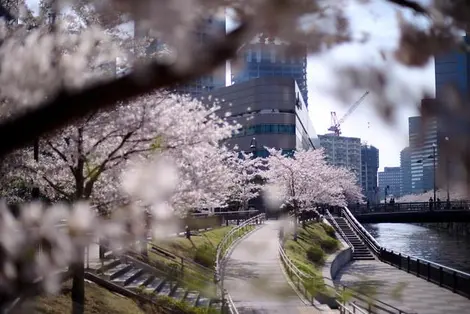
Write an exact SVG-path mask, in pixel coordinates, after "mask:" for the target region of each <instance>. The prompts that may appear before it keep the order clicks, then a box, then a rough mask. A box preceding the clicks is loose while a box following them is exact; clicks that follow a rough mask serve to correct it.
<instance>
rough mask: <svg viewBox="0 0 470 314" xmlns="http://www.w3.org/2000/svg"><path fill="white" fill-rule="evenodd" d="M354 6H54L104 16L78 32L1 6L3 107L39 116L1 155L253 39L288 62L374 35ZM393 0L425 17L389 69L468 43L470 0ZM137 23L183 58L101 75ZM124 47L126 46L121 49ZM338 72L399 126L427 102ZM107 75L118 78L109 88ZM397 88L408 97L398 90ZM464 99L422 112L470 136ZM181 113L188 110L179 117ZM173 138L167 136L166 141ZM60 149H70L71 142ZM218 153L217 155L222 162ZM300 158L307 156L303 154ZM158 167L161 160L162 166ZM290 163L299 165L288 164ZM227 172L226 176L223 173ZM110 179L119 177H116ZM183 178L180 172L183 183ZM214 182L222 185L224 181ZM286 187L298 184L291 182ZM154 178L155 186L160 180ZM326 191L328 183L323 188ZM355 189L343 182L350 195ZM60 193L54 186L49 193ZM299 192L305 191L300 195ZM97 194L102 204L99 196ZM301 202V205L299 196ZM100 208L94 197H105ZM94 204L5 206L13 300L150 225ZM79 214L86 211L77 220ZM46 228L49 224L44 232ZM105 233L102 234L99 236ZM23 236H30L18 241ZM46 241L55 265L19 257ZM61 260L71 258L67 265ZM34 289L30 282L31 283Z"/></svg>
mask: <svg viewBox="0 0 470 314" xmlns="http://www.w3.org/2000/svg"><path fill="white" fill-rule="evenodd" d="M352 1H353V0H350V1H338V2H337V3H334V4H332V2H331V1H322V0H312V1H303V0H292V1H226V0H213V1H206V0H171V1H170V0H168V1H166V0H165V1H153V0H136V1H127V0H109V1H98V0H63V1H59V0H57V1H54V0H47V1H43V2H44V4H47V5H51V4H53V5H54V8H55V9H56V10H55V12H56V13H58V12H62V11H61V9H63V6H61V5H63V4H67V5H71V6H72V7H73V6H75V8H76V9H80V10H84V9H85V8H86V10H90V11H89V12H93V13H92V16H99V18H96V19H94V18H92V19H87V23H84V24H83V25H82V26H81V27H79V28H78V29H76V31H73V32H72V31H71V29H69V28H68V27H71V26H73V25H70V22H65V23H66V25H63V24H61V22H60V20H61V19H60V18H59V19H58V20H59V22H58V23H57V25H56V26H54V27H51V26H50V25H49V24H48V21H47V19H48V15H47V14H46V11H44V12H43V13H44V14H43V13H41V14H40V16H39V19H37V18H36V17H34V14H32V13H31V11H28V10H27V9H26V5H25V1H18V2H14V1H1V2H0V5H1V8H0V9H1V10H0V12H1V14H2V15H3V16H8V20H9V22H8V23H6V22H3V21H2V24H1V26H0V69H1V70H0V86H1V88H0V101H1V104H2V106H8V107H9V108H10V107H11V108H13V111H14V112H16V109H18V108H25V107H27V108H29V109H28V110H27V111H24V112H21V113H19V114H16V115H11V116H10V115H9V114H6V116H7V117H8V119H5V121H3V122H2V123H0V142H1V143H2V145H1V146H0V157H5V156H6V155H7V154H9V153H12V152H13V150H15V149H22V148H23V147H24V146H26V145H29V144H30V143H32V142H33V141H34V140H35V139H36V138H37V137H38V136H40V137H41V138H49V137H47V136H45V135H46V134H49V133H51V132H52V133H54V132H57V130H59V129H60V128H64V129H68V128H69V127H70V124H71V123H72V122H76V123H78V124H77V125H79V124H81V123H84V121H86V119H88V118H89V117H90V116H92V115H93V114H95V113H96V112H97V111H100V110H105V109H106V110H108V109H110V108H118V106H122V104H123V102H128V101H131V100H133V99H134V98H135V97H138V96H142V95H146V94H147V93H149V92H151V91H154V90H155V89H158V88H171V87H172V86H174V85H175V84H178V83H184V82H188V81H191V80H192V79H194V78H196V77H198V76H201V75H204V74H207V73H210V72H212V71H214V70H215V69H217V68H218V67H219V66H225V62H226V61H227V60H228V59H232V58H234V57H236V55H237V51H238V49H239V48H240V46H241V45H242V44H243V43H244V42H248V41H250V40H251V39H252V38H253V37H254V36H255V34H263V35H267V36H269V37H276V38H280V39H282V40H285V41H288V42H289V43H290V45H286V53H287V54H295V53H296V52H298V51H299V50H300V49H305V47H307V49H308V53H310V54H314V53H319V52H325V51H326V50H327V49H329V48H332V47H335V46H338V45H339V44H342V43H345V42H360V41H363V40H364V38H355V36H354V35H353V34H352V33H351V31H350V27H349V25H348V20H347V18H346V14H345V12H344V8H345V7H346V5H345V4H348V3H351V2H352ZM383 2H384V3H389V4H391V5H390V6H389V7H388V8H389V9H390V10H392V9H394V8H398V7H402V8H404V9H405V10H406V12H412V13H413V14H414V15H415V16H413V17H412V19H413V20H412V19H409V18H406V17H404V14H401V15H399V16H398V22H399V27H400V33H401V37H400V40H399V43H398V47H397V48H396V49H395V50H394V51H381V52H380V53H381V55H382V56H383V57H384V59H385V60H392V61H389V64H391V65H396V64H397V63H399V64H403V65H406V66H410V67H421V66H423V65H425V64H426V63H427V62H428V61H429V60H430V59H431V58H432V57H433V56H434V55H437V54H440V53H444V52H446V51H449V50H453V49H456V48H458V47H459V46H461V45H463V42H462V38H461V36H460V34H461V31H466V32H468V31H469V29H470V27H469V19H468V14H467V12H469V10H468V8H469V4H468V1H464V0H456V1H452V2H449V1H441V0H434V1H430V2H429V3H427V4H426V5H421V4H419V3H418V2H416V1H413V0H383ZM12 4H14V5H12ZM358 5H361V6H365V5H367V1H360V3H359V2H358ZM57 9H59V10H57ZM220 10H227V11H229V12H230V14H231V16H232V19H233V20H234V21H235V24H237V27H236V28H235V29H234V30H233V31H231V32H230V33H228V34H227V35H226V36H225V37H224V36H220V37H217V36H214V37H213V38H210V40H209V42H208V44H207V45H200V46H198V45H196V44H195V36H194V29H195V28H196V27H197V24H198V23H199V22H200V21H201V18H203V17H208V16H211V15H213V14H215V13H216V12H218V11H220ZM5 12H6V13H5ZM41 12H42V11H41ZM402 13H403V11H402ZM86 15H87V14H85V13H83V12H81V14H78V16H80V17H81V18H83V17H84V16H86ZM12 16H13V18H12ZM416 17H419V18H421V19H422V20H423V21H424V22H425V23H414V20H415V18H416ZM17 18H19V19H20V20H21V23H15V21H17ZM64 21H65V19H64ZM131 21H136V22H139V23H142V24H145V25H146V26H147V27H148V29H149V30H152V31H153V33H154V34H155V35H156V37H158V38H161V39H162V40H163V41H164V42H166V43H167V44H168V46H169V47H171V48H172V49H173V51H174V52H175V53H174V54H173V55H172V56H173V57H174V59H173V60H171V62H169V61H168V60H160V59H158V58H157V59H155V60H149V62H148V63H143V64H140V60H139V58H135V59H133V58H128V60H129V62H130V63H131V64H129V65H128V66H127V68H129V69H131V71H130V72H129V73H126V74H124V75H122V76H120V77H112V76H109V75H106V74H103V75H101V74H99V73H100V69H102V67H103V65H106V64H107V63H108V62H109V61H111V62H112V61H114V60H115V59H116V57H117V56H120V55H121V49H122V48H123V45H121V44H119V43H116V42H114V41H115V40H117V41H118V42H119V39H117V38H116V37H114V36H109V33H112V32H113V30H114V27H117V26H119V25H121V24H124V23H128V22H131ZM67 23H69V24H67ZM423 24H424V25H423ZM51 28H53V29H51ZM465 46H466V45H465ZM115 47H117V51H116V50H115ZM464 48H466V47H464ZM103 72H106V71H103ZM336 73H337V74H338V75H339V76H341V77H342V78H345V80H341V81H342V82H341V86H340V87H339V88H338V96H339V97H346V96H349V95H350V94H351V91H354V90H356V89H361V90H364V89H367V90H370V91H371V94H373V96H374V97H373V98H374V103H375V104H376V105H377V107H378V108H379V109H380V112H381V113H382V114H383V116H384V117H385V118H387V119H390V117H392V116H393V115H392V113H393V108H394V106H395V104H400V102H396V101H395V99H394V97H396V95H397V94H400V95H401V96H405V97H407V98H409V99H413V98H414V97H418V98H419V97H422V96H423V95H424V91H421V90H419V91H416V90H415V88H414V87H413V86H410V84H408V81H407V80H406V79H403V80H396V79H394V78H393V77H392V76H391V75H390V74H389V71H387V70H384V69H383V68H379V67H374V66H368V67H364V66H361V67H349V66H348V67H346V68H340V69H338V71H336ZM103 78H106V79H105V80H103ZM391 84H393V91H394V92H393V93H392V92H390V90H389V89H388V87H389V86H390V85H391ZM397 90H399V91H400V93H397V92H396V91H397ZM465 96H466V95H465ZM463 99H464V98H461V97H460V96H459V95H458V94H457V93H456V92H455V91H454V90H452V89H451V90H450V91H449V97H448V99H446V101H441V100H440V101H438V102H436V104H437V105H436V106H429V107H426V108H421V112H422V114H423V115H424V116H425V117H439V118H440V119H441V121H442V124H443V125H447V126H449V127H448V130H447V131H448V132H449V133H450V134H451V137H452V132H454V133H458V134H461V133H462V132H461V130H462V129H464V130H465V129H466V128H467V124H468V120H469V119H470V115H469V111H468V106H465V104H464V100H463ZM136 105H137V104H136ZM2 109H3V108H2ZM116 110H118V109H116ZM111 111H112V110H111ZM179 114H180V113H179V112H177V115H176V116H177V117H178V118H179ZM178 118H175V120H177V119H178ZM77 121H78V122H77ZM187 122H188V123H189V125H192V124H193V123H194V122H193V121H190V120H187ZM199 127H201V126H199ZM175 132H176V131H175ZM178 132H182V129H178V130H177V132H176V133H175V134H179V133H178ZM183 133H184V132H183ZM222 133H223V132H222ZM54 134H58V133H54ZM73 135H74V136H76V137H75V138H74V140H75V139H76V138H78V137H77V136H78V133H75V134H73ZM56 136H58V135H56ZM461 138H462V145H454V146H455V147H452V148H451V149H452V150H453V152H454V155H456V156H458V157H460V158H462V159H463V160H464V161H467V160H466V159H468V155H469V148H468V145H463V144H466V143H467V142H468V138H467V136H462V137H461ZM157 139H158V137H157ZM164 139H165V140H166V138H164ZM43 141H44V140H43ZM60 145H65V146H66V145H68V144H64V143H62V142H61V143H60ZM158 146H159V145H157V147H158ZM59 148H64V147H63V146H59ZM167 148H168V149H169V150H172V149H173V147H172V146H171V145H169V146H168V145H167ZM210 149H212V146H211V148H210ZM203 150H204V149H202V148H201V151H199V152H200V153H201V155H204V154H202V151H203ZM176 152H178V153H176ZM186 153H187V150H184V149H181V150H175V155H180V156H182V157H185V158H183V159H182V160H186V161H187V163H185V162H182V161H177V160H171V157H170V156H171V155H169V156H168V157H167V158H169V159H170V160H171V161H172V162H173V163H175V164H176V165H175V168H176V169H188V177H190V176H189V174H191V173H192V172H191V171H189V169H190V168H191V166H190V165H192V164H191V162H197V161H198V160H191V159H190V157H188V156H186V155H185V154H186ZM165 154H169V153H165ZM206 155H207V156H208V158H209V156H212V155H210V154H206ZM300 155H301V154H300V153H299V158H300ZM162 158H163V157H162ZM150 160H151V161H148V160H147V161H146V162H147V163H148V164H147V166H148V170H147V171H143V170H142V171H141V172H140V175H141V176H142V177H145V176H144V174H145V173H146V172H149V173H150V172H152V171H153V170H150V169H154V168H155V169H160V168H158V167H157V166H156V165H158V164H159V163H158V162H157V161H155V163H154V164H152V162H153V161H154V160H153V159H150ZM157 160H159V159H158V158H157ZM205 160H206V159H205ZM207 160H211V159H207ZM217 160H218V159H217V158H216V159H215V160H213V162H214V163H215V164H217V165H219V163H218V161H217ZM273 160H274V159H273ZM273 164H274V163H273ZM279 164H280V163H279ZM286 164H287V165H289V164H288V163H287V162H286ZM108 165H109V164H108ZM94 166H95V164H92V167H94ZM204 166H205V167H206V168H204ZM152 167H154V168H152ZM290 167H291V169H292V170H294V169H296V168H295V167H294V165H292V166H290ZM196 168H197V169H199V171H200V172H198V173H197V174H195V175H194V177H195V178H200V179H201V180H204V178H203V172H202V171H203V169H204V170H207V165H202V164H197V167H196ZM216 168H217V169H223V167H222V166H220V165H219V166H218V167H216ZM93 169H94V168H93ZM278 169H279V167H278ZM108 171H109V172H108V173H111V172H112V171H111V170H108ZM273 171H274V170H273ZM175 172H176V170H175ZM284 172H285V171H284ZM214 173H217V171H214ZM274 174H276V173H275V172H272V175H273V177H274ZM282 174H283V172H282V171H280V170H278V171H277V175H278V176H279V178H282V177H283V175H282ZM105 176H106V173H102V174H101V177H102V178H104V177H105ZM325 176H326V175H325ZM175 177H177V176H176V175H175ZM211 177H212V176H211ZM213 180H214V182H217V181H216V179H215V178H214V179H213ZM302 180H305V182H307V183H309V184H312V186H315V184H316V187H317V189H319V190H321V188H320V187H319V183H318V182H317V183H315V184H314V182H315V181H312V182H310V180H312V178H302ZM98 181H99V180H98ZM98 181H97V182H96V183H95V184H94V185H93V186H94V188H96V187H97V186H98ZM174 181H176V180H174ZM285 181H286V182H289V181H288V180H287V179H285ZM291 181H292V180H291ZM297 181H298V180H296V181H295V182H294V181H292V182H293V183H292V185H293V186H294V187H296V186H297V185H298V183H297ZM133 182H134V185H135V186H140V185H139V184H140V181H139V180H137V179H135V180H134V181H133ZM149 182H150V183H152V184H153V183H155V182H153V181H151V180H150V179H149ZM188 182H189V178H188ZM327 182H328V183H329V182H330V181H327ZM294 183H295V184H294ZM322 184H327V183H325V182H323V183H322ZM170 186H171V188H167V189H164V191H167V194H166V195H164V198H163V199H165V200H166V201H165V202H162V201H161V200H159V201H158V202H157V201H156V200H155V199H152V197H150V194H148V193H149V192H148V191H149V190H150V188H148V189H145V190H146V191H147V192H148V193H147V194H145V195H141V194H140V193H141V192H138V191H137V188H136V187H134V188H131V187H129V186H128V187H127V188H126V191H129V192H134V195H133V197H134V198H136V199H139V200H140V201H141V202H146V203H151V204H167V205H168V204H169V203H170V202H173V203H175V200H173V201H172V200H171V196H173V195H174V191H175V187H174V186H172V185H170ZM188 186H189V185H188ZM346 186H347V185H345V184H343V185H342V187H343V188H345V187H346ZM288 188H289V186H287V185H286V186H283V188H282V189H279V190H280V191H283V193H284V194H285V195H286V196H288V195H289V193H287V192H289V189H288ZM49 189H51V190H52V189H53V188H52V187H49ZM292 190H294V191H295V189H292ZM327 190H329V191H331V192H332V193H331V196H332V197H333V198H335V199H339V198H340V197H341V195H342V197H345V196H344V193H342V192H341V189H340V188H335V189H334V190H332V189H329V188H328V189H327ZM182 191H183V192H184V195H185V196H186V197H188V200H189V199H197V200H199V201H200V203H201V204H204V203H205V204H206V205H210V204H213V203H218V201H219V199H220V198H221V197H219V196H218V197H213V196H212V193H207V194H206V193H202V192H201V191H199V192H196V193H194V192H191V191H190V190H189V189H188V190H186V189H184V190H182ZM57 192H58V191H57ZM130 194H132V193H130ZM291 194H292V193H291ZM306 194H307V193H306V192H304V191H302V188H301V187H299V188H298V189H297V190H296V191H295V197H296V198H297V195H299V203H302V202H304V201H303V200H304V199H305V202H307V198H303V196H302V195H306ZM91 195H92V196H93V193H92V194H91ZM202 195H204V197H202ZM300 196H302V197H300ZM146 197H147V198H146ZM290 197H291V198H292V196H290ZM96 199H98V197H97V198H96ZM92 200H94V199H93V197H92ZM83 204H84V203H79V204H72V205H70V206H69V207H67V206H64V207H60V208H58V207H57V208H54V209H48V210H47V211H45V210H44V208H41V207H40V206H37V205H34V206H33V205H30V206H31V207H32V208H33V210H31V209H30V208H29V207H25V209H28V210H25V213H24V214H23V215H21V217H18V218H15V217H12V216H11V215H10V214H9V212H8V210H7V209H6V207H5V206H3V207H1V208H0V210H1V215H2V218H3V219H2V220H0V227H1V228H0V231H1V232H2V234H4V236H3V237H2V239H1V240H2V241H4V242H5V243H2V246H3V248H5V250H4V251H5V252H6V253H5V257H4V259H2V260H1V261H2V266H4V267H3V269H8V270H11V269H14V270H17V271H16V272H15V271H9V272H8V276H6V277H5V278H6V279H5V282H6V283H5V284H4V286H5V287H12V289H11V291H12V293H18V294H19V293H20V292H22V291H21V289H22V288H25V286H24V285H18V286H16V285H13V284H10V285H9V283H11V281H13V280H14V279H15V278H16V277H15V274H16V273H18V271H20V272H19V273H20V274H24V273H28V272H25V271H24V270H25V269H32V270H34V271H33V272H34V275H36V274H38V273H41V274H43V273H45V270H51V268H48V267H44V265H47V266H51V265H52V266H54V267H59V266H60V267H62V266H66V265H68V263H69V262H71V261H72V260H71V259H69V258H68V257H69V256H70V257H73V254H68V253H69V252H70V251H74V250H69V249H70V248H74V245H76V243H83V242H86V241H85V240H86V237H85V236H84V235H85V234H88V233H89V232H90V230H94V229H100V230H102V231H100V232H103V233H107V234H108V235H110V234H113V232H114V233H118V231H116V230H120V227H123V226H130V227H129V228H128V229H126V230H129V233H130V234H132V233H133V232H134V233H136V232H137V230H138V229H139V227H138V226H139V219H140V218H139V219H138V217H140V216H139V215H137V214H138V213H141V212H142V211H139V210H137V209H134V207H132V210H129V212H130V213H136V214H135V215H130V214H129V215H130V216H125V215H123V216H120V217H115V218H114V220H113V223H114V224H111V225H107V224H106V223H104V222H103V221H101V220H99V219H97V218H96V217H95V216H93V215H92V214H91V213H92V210H91V208H90V207H89V206H88V205H83ZM28 206H29V205H28ZM35 206H36V207H35ZM178 206H179V205H178ZM298 206H301V204H299V205H298ZM302 206H304V205H302ZM157 207H158V206H157ZM69 209H71V210H69ZM155 211H156V210H155ZM26 212H27V213H26ZM77 212H80V214H76V213H77ZM88 213H90V214H88ZM59 217H60V218H61V219H62V218H64V217H65V218H67V219H68V221H69V228H70V229H71V230H73V231H74V232H73V233H70V234H68V233H65V232H64V233H60V234H55V233H54V232H55V231H53V229H54V228H53V226H54V224H55V223H57V222H59V221H60V220H58V219H59ZM123 217H125V218H123ZM124 222H125V224H124ZM37 225H40V226H41V227H42V228H37V227H36V228H33V227H35V226H37ZM97 226H100V227H102V228H97ZM113 226H114V227H113ZM116 226H118V227H116ZM108 227H109V228H108ZM31 229H34V230H33V231H32V230H31ZM122 229H124V228H122ZM15 232H16V233H17V234H19V235H21V236H19V237H11V236H9V235H11V234H14V233H15ZM78 235H80V236H78ZM11 238H14V239H11ZM43 240H45V241H47V242H48V243H51V244H52V245H51V250H50V253H51V254H50V257H51V258H50V260H47V261H44V260H41V265H42V266H41V267H40V268H37V263H36V264H34V263H30V264H28V260H27V259H26V258H25V256H23V255H22V254H23V253H22V252H19V249H21V250H22V251H28V250H26V249H25V248H31V247H32V246H31V245H33V244H37V243H40V242H41V241H43ZM64 243H65V244H64ZM59 253H60V254H59ZM57 256H60V257H61V258H56V257H57ZM64 256H66V257H67V258H64ZM52 257H54V258H52ZM2 258H3V257H2ZM75 258H77V256H75ZM80 258H81V256H80ZM13 262H14V263H13ZM12 265H14V266H15V267H16V268H14V266H12ZM20 266H21V267H20ZM21 271H23V272H21ZM28 274H29V273H28ZM30 277H31V278H33V277H34V276H32V275H31V276H30ZM23 279H24V278H22V280H23ZM34 279H36V278H34ZM2 280H3V279H2ZM21 282H23V283H24V282H28V281H27V280H23V281H21ZM31 282H32V281H29V283H31ZM2 284H3V282H2Z"/></svg>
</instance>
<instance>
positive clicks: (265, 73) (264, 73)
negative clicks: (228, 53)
mask: <svg viewBox="0 0 470 314" xmlns="http://www.w3.org/2000/svg"><path fill="white" fill-rule="evenodd" d="M285 49H286V45H285V44H276V43H263V44H262V43H251V44H248V45H246V46H245V47H244V48H242V51H241V53H242V54H243V58H244V68H243V69H242V70H241V71H240V72H238V73H235V74H234V73H233V71H234V70H232V83H240V82H245V81H248V80H251V79H254V78H259V77H273V76H274V77H288V78H292V79H294V80H295V81H296V82H297V85H298V87H299V89H300V92H301V94H302V97H303V100H304V101H305V104H306V106H308V92H307V53H306V51H305V54H304V55H302V56H300V57H286V56H285Z"/></svg>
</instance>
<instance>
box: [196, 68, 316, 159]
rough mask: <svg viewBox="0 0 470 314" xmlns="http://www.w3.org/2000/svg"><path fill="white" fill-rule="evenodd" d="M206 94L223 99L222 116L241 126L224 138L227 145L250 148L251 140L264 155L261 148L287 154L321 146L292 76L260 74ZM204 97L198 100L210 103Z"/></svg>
mask: <svg viewBox="0 0 470 314" xmlns="http://www.w3.org/2000/svg"><path fill="white" fill-rule="evenodd" d="M209 95H211V99H213V98H216V99H219V100H220V101H222V103H220V104H219V105H220V106H221V109H220V110H219V111H218V114H219V115H220V116H221V117H227V118H226V119H227V120H228V121H229V122H236V123H238V124H239V125H240V126H241V127H240V129H239V132H238V133H235V134H233V136H232V138H231V139H229V140H228V141H227V145H228V146H229V147H233V148H236V149H237V150H242V151H252V148H251V145H252V143H253V142H254V143H255V150H256V151H257V155H258V156H266V154H267V151H265V150H264V149H263V148H264V147H272V148H276V149H281V150H283V151H285V152H286V153H288V152H291V151H293V150H296V149H305V150H308V149H315V148H318V147H319V146H320V143H319V139H318V136H317V134H316V132H315V129H314V127H313V124H312V122H311V120H310V118H309V116H308V111H307V107H306V105H305V102H304V100H303V99H302V94H301V90H300V88H299V87H298V86H297V84H296V82H295V81H294V80H292V79H289V78H282V77H263V78H258V79H253V80H250V81H247V82H243V83H239V84H234V85H231V86H227V87H224V88H220V89H218V90H215V91H214V92H212V93H208V94H207V96H209ZM207 96H203V97H201V100H202V101H203V102H204V103H211V100H210V99H209V97H207ZM253 139H254V140H253Z"/></svg>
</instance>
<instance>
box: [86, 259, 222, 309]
mask: <svg viewBox="0 0 470 314" xmlns="http://www.w3.org/2000/svg"><path fill="white" fill-rule="evenodd" d="M94 274H95V275H97V276H98V277H100V278H101V279H103V280H106V281H108V282H111V283H113V284H115V285H119V286H120V287H122V288H124V289H128V290H130V291H132V292H134V293H137V294H144V295H145V296H147V297H149V298H156V299H158V298H159V297H170V298H173V299H175V300H178V301H185V302H186V303H188V304H189V305H190V306H194V307H200V308H206V309H209V308H212V309H215V310H217V311H218V312H220V311H221V302H220V299H218V298H216V297H215V292H214V294H213V295H212V296H210V295H209V292H206V293H203V292H201V291H205V290H208V291H210V290H211V287H208V288H207V289H191V288H189V285H188V284H185V282H184V281H182V280H178V279H176V277H175V275H171V272H169V271H168V270H167V269H166V270H163V269H157V268H155V267H152V266H150V265H146V264H145V263H142V262H140V261H138V260H135V259H132V258H130V259H129V258H113V257H111V258H109V257H108V259H107V260H106V261H104V263H103V266H102V267H100V268H99V269H97V270H96V271H94ZM210 284H211V283H208V285H210ZM198 290H201V291H198Z"/></svg>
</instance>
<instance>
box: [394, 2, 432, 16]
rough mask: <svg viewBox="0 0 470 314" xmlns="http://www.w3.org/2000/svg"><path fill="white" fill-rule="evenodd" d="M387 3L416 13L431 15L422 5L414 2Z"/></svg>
mask: <svg viewBox="0 0 470 314" xmlns="http://www.w3.org/2000/svg"><path fill="white" fill-rule="evenodd" d="M387 2H390V3H393V4H396V5H398V6H400V7H404V8H408V9H411V10H413V11H415V12H416V13H420V14H424V15H429V12H428V10H426V9H425V8H424V7H423V6H422V5H421V4H419V3H418V2H416V1H413V0H387Z"/></svg>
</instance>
